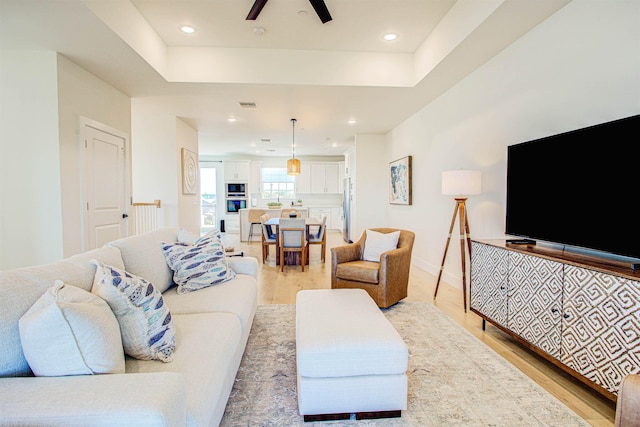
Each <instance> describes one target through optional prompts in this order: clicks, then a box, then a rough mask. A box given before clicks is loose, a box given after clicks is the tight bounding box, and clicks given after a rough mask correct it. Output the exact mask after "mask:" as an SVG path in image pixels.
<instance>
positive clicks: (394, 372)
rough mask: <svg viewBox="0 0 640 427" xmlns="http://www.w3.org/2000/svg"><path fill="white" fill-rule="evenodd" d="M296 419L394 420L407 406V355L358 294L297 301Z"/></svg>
mask: <svg viewBox="0 0 640 427" xmlns="http://www.w3.org/2000/svg"><path fill="white" fill-rule="evenodd" d="M296 362H297V384H298V408H299V411H300V415H305V416H319V415H322V416H325V415H326V417H329V418H328V419H331V418H330V417H336V416H341V417H346V416H349V417H351V416H352V414H360V415H354V416H356V417H357V416H360V417H364V416H365V415H366V414H369V416H371V415H372V414H378V415H377V416H378V417H389V416H399V414H400V411H401V410H404V409H406V406H407V376H406V370H407V364H408V350H407V346H406V345H405V343H404V341H403V340H402V338H401V337H400V335H399V334H398V332H397V331H396V330H395V328H394V327H393V326H392V325H391V323H389V321H388V320H387V319H386V317H385V316H384V315H383V314H382V312H381V311H380V309H379V308H378V306H377V305H376V303H375V302H374V301H373V299H372V298H371V297H370V296H369V294H367V292H366V291H364V290H362V289H322V290H304V291H300V292H298V294H297V297H296Z"/></svg>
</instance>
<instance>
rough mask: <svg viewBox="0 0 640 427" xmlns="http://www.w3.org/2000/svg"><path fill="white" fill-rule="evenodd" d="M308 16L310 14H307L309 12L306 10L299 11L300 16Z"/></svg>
mask: <svg viewBox="0 0 640 427" xmlns="http://www.w3.org/2000/svg"><path fill="white" fill-rule="evenodd" d="M308 14H309V12H307V11H306V10H304V9H303V10H299V11H298V15H299V16H307V15H308Z"/></svg>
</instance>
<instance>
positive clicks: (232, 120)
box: [227, 117, 238, 123]
mask: <svg viewBox="0 0 640 427" xmlns="http://www.w3.org/2000/svg"><path fill="white" fill-rule="evenodd" d="M236 120H238V119H236V118H235V117H229V118H227V121H228V122H229V123H233V122H235V121H236Z"/></svg>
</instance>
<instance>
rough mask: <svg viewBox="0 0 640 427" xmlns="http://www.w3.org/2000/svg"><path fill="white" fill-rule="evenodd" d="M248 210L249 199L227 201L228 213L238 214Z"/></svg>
mask: <svg viewBox="0 0 640 427" xmlns="http://www.w3.org/2000/svg"><path fill="white" fill-rule="evenodd" d="M246 208H247V199H227V213H238V212H239V211H240V209H246Z"/></svg>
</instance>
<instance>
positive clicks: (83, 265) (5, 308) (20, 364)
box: [0, 247, 124, 377]
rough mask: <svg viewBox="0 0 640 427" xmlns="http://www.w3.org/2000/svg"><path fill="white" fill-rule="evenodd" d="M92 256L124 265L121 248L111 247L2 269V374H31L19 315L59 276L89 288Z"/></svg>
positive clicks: (92, 273)
mask: <svg viewBox="0 0 640 427" xmlns="http://www.w3.org/2000/svg"><path fill="white" fill-rule="evenodd" d="M92 259H97V260H100V261H102V262H104V263H107V264H110V265H113V266H116V267H121V268H124V264H123V262H122V258H121V257H120V250H119V249H118V248H115V247H109V248H99V249H94V250H91V251H88V252H85V253H83V254H79V255H74V256H72V257H70V258H67V259H65V260H62V261H56V262H53V263H49V264H43V265H37V266H33V267H25V268H18V269H14V270H6V271H0V343H2V345H0V377H12V376H18V375H22V376H24V375H32V372H31V369H29V364H28V363H27V360H26V359H25V358H24V354H23V352H22V345H21V344H20V332H19V330H18V319H20V317H22V315H24V314H25V313H26V312H27V310H29V308H31V306H32V305H33V304H35V302H36V301H37V300H38V298H40V296H41V295H42V294H43V293H44V292H45V291H46V290H47V289H48V288H50V287H51V286H53V285H54V284H55V281H56V280H62V281H63V282H64V283H66V284H67V285H73V286H77V287H79V288H81V289H84V290H86V291H89V290H90V289H91V286H92V284H93V278H94V276H95V272H96V267H95V265H93V264H92V263H91V260H92Z"/></svg>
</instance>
